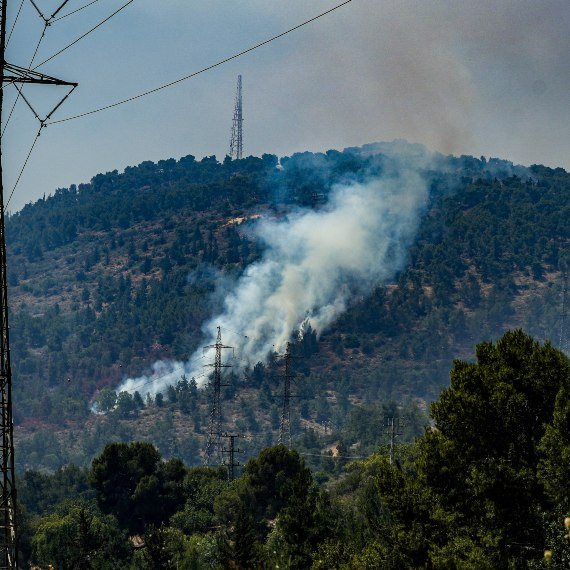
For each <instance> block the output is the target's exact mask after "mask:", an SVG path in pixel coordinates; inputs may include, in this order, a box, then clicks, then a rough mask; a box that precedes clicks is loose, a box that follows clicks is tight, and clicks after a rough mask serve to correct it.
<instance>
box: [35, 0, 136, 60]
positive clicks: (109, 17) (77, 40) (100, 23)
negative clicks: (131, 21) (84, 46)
mask: <svg viewBox="0 0 570 570" xmlns="http://www.w3.org/2000/svg"><path fill="white" fill-rule="evenodd" d="M134 1H135V0H129V1H128V2H126V3H125V4H123V5H122V6H121V7H120V8H118V9H117V10H115V11H114V12H113V13H112V14H111V15H110V16H107V17H106V18H105V19H104V20H101V21H100V22H99V23H98V24H97V25H96V26H93V27H92V28H91V29H90V30H88V31H87V32H85V33H84V34H82V35H81V36H79V37H78V38H76V39H75V40H73V41H72V42H71V43H70V44H67V45H66V46H65V47H63V48H61V49H60V50H59V51H56V52H55V53H54V54H52V55H50V56H49V57H48V58H47V59H44V61H42V62H41V63H38V65H36V66H35V67H34V71H35V70H36V69H38V68H39V67H41V66H42V65H44V64H46V63H47V62H48V61H51V60H52V59H54V58H56V57H57V56H58V55H60V54H62V53H63V52H64V51H66V50H68V49H69V48H70V47H72V46H74V45H75V44H76V43H78V42H80V41H81V40H82V39H83V38H86V37H87V36H88V35H89V34H91V33H92V32H94V31H95V30H96V29H98V28H100V27H101V26H102V25H103V24H106V23H107V22H108V21H109V20H110V19H111V18H113V17H114V16H116V15H117V14H118V13H119V12H122V11H123V10H124V9H125V8H126V7H127V6H129V5H130V4H132V3H133V2H134Z"/></svg>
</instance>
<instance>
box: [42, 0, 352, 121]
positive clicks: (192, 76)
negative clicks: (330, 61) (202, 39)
mask: <svg viewBox="0 0 570 570" xmlns="http://www.w3.org/2000/svg"><path fill="white" fill-rule="evenodd" d="M131 1H132V0H131ZM351 2H352V0H345V1H344V2H341V3H340V4H337V5H336V6H334V7H333V8H330V9H329V10H326V11H325V12H321V13H320V14H318V15H317V16H313V17H312V18H310V19H308V20H305V21H304V22H301V23H300V24H297V25H296V26H294V27H292V28H289V29H288V30H286V31H284V32H281V33H280V34H277V35H275V36H272V37H270V38H268V39H266V40H264V41H262V42H259V43H258V44H255V45H254V46H251V47H249V48H247V49H244V50H242V51H240V52H238V53H235V54H233V55H231V56H229V57H226V58H224V59H222V60H220V61H218V62H216V63H213V64H212V65H208V66H207V67H204V68H202V69H200V70H198V71H195V72H193V73H191V74H189V75H186V76H184V77H181V78H179V79H176V80H174V81H170V82H169V83H165V84H163V85H160V86H159V87H155V88H154V89H150V90H148V91H144V92H143V93H139V94H138V95H134V96H132V97H128V98H126V99H122V100H121V101H117V102H115V103H111V104H110V105H105V106H103V107H99V108H97V109H93V110H91V111H87V112H85V113H80V114H78V115H73V116H71V117H65V118H63V119H59V120H57V121H50V122H49V123H48V125H56V124H59V123H65V122H67V121H73V120H75V119H80V118H82V117H87V116H88V115H94V114H95V113H100V112H102V111H107V110H108V109H113V108H114V107H118V106H120V105H124V104H126V103H130V102H132V101H136V100H137V99H141V98H142V97H146V96H147V95H151V94H153V93H157V92H158V91H162V90H163V89H167V88H169V87H173V86H174V85H177V84H179V83H182V82H183V81H187V80H188V79H192V78H194V77H196V76H198V75H201V74H202V73H206V72H207V71H211V70H212V69H215V68H216V67H220V66H221V65H224V64H226V63H228V62H230V61H232V60H234V59H237V58H239V57H242V56H243V55H245V54H248V53H250V52H252V51H254V50H256V49H259V48H260V47H263V46H265V45H267V44H269V43H271V42H274V41H275V40H278V39H279V38H282V37H283V36H286V35H288V34H290V33H292V32H294V31H296V30H298V29H299V28H302V27H303V26H306V25H308V24H310V23H312V22H314V21H316V20H318V19H320V18H322V17H324V16H326V15H328V14H330V13H332V12H334V11H335V10H338V9H339V8H342V7H343V6H346V5H347V4H350V3H351ZM68 47H70V46H68ZM55 55H57V54H54V55H53V56H52V58H53V57H55ZM52 58H50V59H52ZM46 61H49V59H48V60H46ZM44 63H45V62H42V63H41V64H40V65H43V64H44ZM38 67H39V66H38Z"/></svg>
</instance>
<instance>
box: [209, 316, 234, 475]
mask: <svg viewBox="0 0 570 570" xmlns="http://www.w3.org/2000/svg"><path fill="white" fill-rule="evenodd" d="M211 348H213V349H215V351H216V357H215V360H214V362H213V363H212V364H206V366H208V367H211V368H213V369H214V373H213V377H212V382H211V388H212V394H211V406H210V425H209V429H208V442H207V444H206V451H205V463H206V465H211V464H212V461H213V457H214V456H216V459H217V463H218V464H221V462H222V441H221V438H222V387H223V386H227V384H222V368H231V365H230V364H222V350H224V349H226V348H233V347H231V346H226V345H224V344H223V343H222V331H221V327H218V335H217V337H216V342H215V344H210V345H208V346H205V347H204V350H208V349H211Z"/></svg>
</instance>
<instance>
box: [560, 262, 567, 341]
mask: <svg viewBox="0 0 570 570" xmlns="http://www.w3.org/2000/svg"><path fill="white" fill-rule="evenodd" d="M567 297H568V270H565V271H564V285H563V287H562V315H561V317H560V343H559V346H560V350H561V351H562V352H567V351H568V335H567V332H566V317H567V316H568V315H567V313H568V299H567Z"/></svg>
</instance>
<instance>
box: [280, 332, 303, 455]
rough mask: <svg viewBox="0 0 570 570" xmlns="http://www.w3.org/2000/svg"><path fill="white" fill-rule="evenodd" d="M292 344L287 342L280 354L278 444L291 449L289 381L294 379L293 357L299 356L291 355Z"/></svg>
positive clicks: (290, 396)
mask: <svg viewBox="0 0 570 570" xmlns="http://www.w3.org/2000/svg"><path fill="white" fill-rule="evenodd" d="M292 348H293V347H292V344H291V343H290V342H288V343H287V348H286V349H285V354H283V355H281V356H282V357H283V360H284V361H285V372H284V374H283V396H282V399H281V420H280V422H279V440H278V442H279V444H280V445H281V444H282V445H286V446H287V447H289V449H291V447H292V445H293V437H292V434H291V398H292V397H293V396H292V395H291V383H292V382H293V380H294V379H295V374H293V365H292V364H293V362H292V361H293V358H301V357H298V356H293V353H292Z"/></svg>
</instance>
